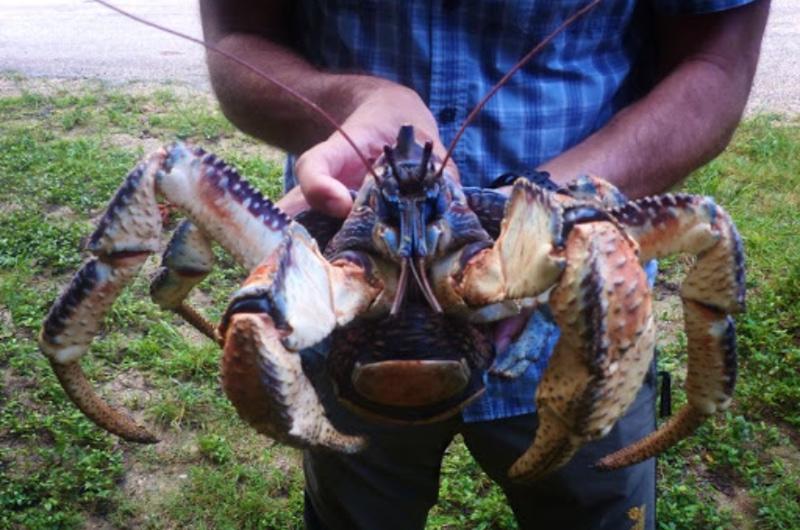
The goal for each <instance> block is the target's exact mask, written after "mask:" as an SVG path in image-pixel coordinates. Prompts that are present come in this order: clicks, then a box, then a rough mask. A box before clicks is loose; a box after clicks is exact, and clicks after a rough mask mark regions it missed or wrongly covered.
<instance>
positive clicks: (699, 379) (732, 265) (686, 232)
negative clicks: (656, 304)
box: [598, 195, 745, 469]
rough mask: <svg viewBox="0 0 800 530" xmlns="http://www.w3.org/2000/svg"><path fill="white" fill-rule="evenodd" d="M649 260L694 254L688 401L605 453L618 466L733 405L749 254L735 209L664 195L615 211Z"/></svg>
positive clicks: (684, 292)
mask: <svg viewBox="0 0 800 530" xmlns="http://www.w3.org/2000/svg"><path fill="white" fill-rule="evenodd" d="M612 214H613V215H614V216H615V217H616V218H617V219H618V221H619V222H620V224H622V225H623V227H624V228H625V229H626V231H627V233H628V234H629V235H630V236H631V237H633V238H634V239H635V240H636V241H638V243H639V245H640V246H641V259H642V260H648V259H651V258H657V257H662V256H666V255H669V254H673V253H676V252H686V253H690V254H693V255H696V256H697V260H696V262H695V264H694V266H693V267H692V268H691V269H690V270H689V272H688V274H687V276H686V279H685V280H684V282H683V284H682V286H681V297H682V298H683V314H684V320H685V323H686V335H687V339H688V370H687V374H686V394H687V399H688V403H687V404H686V405H685V406H684V407H683V408H682V409H681V410H680V411H679V412H678V413H677V414H676V415H675V416H674V417H673V418H672V419H671V420H670V421H668V422H667V423H666V424H664V425H663V426H661V427H660V428H659V429H658V430H657V431H656V432H654V433H653V434H651V435H650V436H648V437H646V438H644V439H643V440H640V441H639V442H637V443H635V444H633V445H632V446H630V447H627V448H624V449H622V450H620V451H618V452H616V453H613V454H611V455H609V456H607V457H605V458H603V459H602V460H601V461H600V462H599V463H598V467H599V468H601V469H616V468H619V467H623V466H627V465H630V464H634V463H636V462H640V461H642V460H645V459H647V458H650V457H652V456H654V455H656V454H658V453H659V452H661V451H663V450H665V449H667V448H668V447H670V446H672V445H674V444H675V443H677V442H678V441H680V440H681V439H683V438H685V437H686V436H688V435H689V434H691V433H692V432H693V431H694V430H695V429H696V428H697V427H698V426H699V425H700V424H701V423H702V422H703V421H704V420H705V419H706V418H707V417H708V416H710V415H712V414H714V413H716V412H718V411H722V410H725V409H727V408H728V406H729V405H730V402H731V396H732V395H733V389H734V386H735V383H736V335H735V328H734V323H733V319H732V318H731V317H730V315H731V314H736V313H739V312H741V311H743V310H744V304H745V301H744V298H745V285H744V255H743V251H742V243H741V239H740V237H739V234H738V233H737V232H736V228H735V227H734V225H733V222H732V221H731V219H730V217H729V216H728V215H727V214H726V213H725V212H724V211H723V210H722V209H721V208H720V207H718V206H717V205H716V204H714V202H713V201H712V200H711V199H710V198H707V197H696V196H691V195H665V196H662V197H653V198H646V199H641V200H638V201H632V202H630V203H628V204H627V205H625V206H622V207H620V208H618V209H616V210H613V211H612Z"/></svg>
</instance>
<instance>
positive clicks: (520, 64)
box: [437, 0, 602, 176]
mask: <svg viewBox="0 0 800 530" xmlns="http://www.w3.org/2000/svg"><path fill="white" fill-rule="evenodd" d="M601 1H602V0H592V1H591V2H589V3H588V4H586V5H585V6H583V7H582V8H580V9H579V10H578V11H576V12H575V13H573V14H572V15H571V16H570V17H569V18H568V19H567V20H565V21H564V22H563V23H562V24H561V25H560V26H558V27H557V28H556V29H555V30H553V32H552V33H550V34H549V35H548V36H547V37H545V38H544V39H542V41H541V42H539V44H537V45H536V46H534V47H533V49H532V50H531V51H529V52H528V53H527V54H525V57H523V58H522V59H520V60H519V62H517V64H515V65H514V66H513V67H512V68H511V70H509V71H508V72H507V73H506V75H504V76H503V77H502V78H501V79H500V81H498V82H497V83H496V84H495V85H494V86H493V87H492V88H491V89H490V90H489V92H487V93H486V95H485V96H483V98H481V100H480V101H479V102H478V104H477V105H475V108H473V109H472V111H471V112H470V113H469V115H468V116H467V119H465V120H464V124H463V125H461V128H460V129H459V130H458V132H457V133H456V135H455V136H454V137H453V141H452V142H450V146H449V147H448V148H447V153H446V154H445V155H444V159H443V160H442V164H441V166H439V171H438V173H437V176H438V175H441V174H442V172H443V171H444V167H445V165H447V161H448V160H450V158H451V156H452V154H453V151H454V150H455V148H456V145H457V144H458V141H459V140H460V139H461V136H462V135H463V134H464V131H466V130H467V126H469V124H470V123H472V120H474V119H475V116H477V115H478V113H479V112H480V111H481V110H482V109H483V107H484V106H485V105H486V103H487V102H488V101H489V100H490V99H492V97H493V96H494V95H495V94H496V93H497V91H498V90H500V89H501V88H503V85H505V84H506V82H508V80H509V79H510V78H511V76H512V75H514V74H516V73H517V71H519V69H520V68H522V67H523V66H525V65H526V64H527V63H528V61H530V60H531V59H532V58H533V56H534V55H536V54H537V53H539V52H540V51H541V50H542V48H544V47H545V46H547V45H548V44H550V41H552V40H553V39H554V38H555V37H556V36H557V35H558V34H559V33H561V32H562V31H564V30H565V29H567V28H568V27H569V26H571V25H572V23H573V22H575V21H576V20H577V19H579V18H580V17H582V16H583V15H585V14H586V13H587V12H589V11H590V10H591V9H593V8H594V7H595V6H596V5H597V4H599V3H600V2H601Z"/></svg>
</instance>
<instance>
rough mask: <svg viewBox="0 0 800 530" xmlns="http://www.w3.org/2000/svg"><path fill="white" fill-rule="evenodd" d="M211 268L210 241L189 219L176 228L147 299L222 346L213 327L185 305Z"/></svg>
mask: <svg viewBox="0 0 800 530" xmlns="http://www.w3.org/2000/svg"><path fill="white" fill-rule="evenodd" d="M213 266H214V252H213V250H212V249H211V241H209V240H208V238H207V237H206V236H205V234H203V232H202V231H201V230H200V229H199V228H197V226H196V225H195V224H193V223H192V222H191V221H189V220H184V221H182V222H181V224H180V225H178V228H177V229H176V230H175V233H174V234H173V236H172V239H170V242H169V244H168V245H167V249H166V250H165V251H164V255H163V256H162V258H161V268H160V269H159V270H158V272H157V273H156V275H155V277H154V278H153V281H152V282H151V283H150V297H151V298H152V299H153V301H154V302H156V303H157V304H158V305H159V306H160V307H161V308H162V309H169V310H171V311H174V312H175V313H177V314H178V315H180V316H181V317H183V318H184V320H186V321H187V322H188V323H189V324H191V325H192V326H194V327H195V328H196V329H197V330H198V331H200V333H202V334H203V335H205V336H206V337H208V338H209V339H211V340H213V341H215V342H218V343H219V344H220V345H222V339H221V337H219V335H218V334H217V332H216V330H215V328H214V325H213V324H211V322H209V321H208V320H207V319H206V318H205V317H204V316H202V315H201V314H200V313H199V312H198V311H197V310H196V309H194V308H193V307H192V306H190V305H189V304H188V302H186V297H187V296H188V295H189V292H190V291H191V290H192V289H193V288H194V287H195V286H196V285H197V284H199V283H200V282H202V281H203V279H205V277H206V276H208V274H209V273H210V272H211V270H212V268H213Z"/></svg>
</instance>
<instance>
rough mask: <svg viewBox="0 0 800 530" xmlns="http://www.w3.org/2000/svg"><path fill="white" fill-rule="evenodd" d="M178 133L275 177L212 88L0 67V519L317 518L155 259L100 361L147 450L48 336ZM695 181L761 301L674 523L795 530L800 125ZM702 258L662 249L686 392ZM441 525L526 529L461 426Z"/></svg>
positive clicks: (92, 522) (799, 502)
mask: <svg viewBox="0 0 800 530" xmlns="http://www.w3.org/2000/svg"><path fill="white" fill-rule="evenodd" d="M175 138H183V139H188V140H192V141H196V142H200V143H202V144H203V145H205V146H207V147H208V148H209V149H211V150H213V151H215V152H217V153H219V154H220V155H222V156H223V157H225V158H226V159H228V160H229V161H231V162H233V163H235V164H236V165H237V166H238V167H240V168H241V169H242V172H243V173H244V174H246V175H248V176H249V177H250V178H251V179H252V180H253V181H255V182H256V183H257V185H258V186H259V187H260V188H262V189H263V190H264V191H266V192H267V193H268V194H271V195H273V196H274V195H275V194H276V193H278V192H279V190H280V184H279V175H280V159H279V155H278V154H276V153H275V152H273V151H270V150H268V149H266V148H264V147H263V146H259V145H258V144H256V143H254V142H252V141H251V140H249V139H247V138H245V137H244V136H242V135H240V134H238V133H237V132H236V131H235V130H234V129H233V128H232V127H231V125H230V124H228V123H227V122H226V121H225V120H224V118H223V117H222V116H221V115H220V114H219V113H218V112H217V111H215V110H214V105H213V102H212V101H211V100H210V99H209V98H208V97H207V96H204V95H199V94H193V93H187V92H186V91H184V90H182V89H180V88H176V87H155V88H153V87H137V86H130V87H125V88H109V87H105V86H103V85H99V84H91V83H72V84H70V83H67V84H65V83H58V84H50V83H43V82H39V81H34V80H25V79H20V78H15V77H11V76H5V77H0V190H2V193H0V341H2V347H0V528H186V527H192V528H300V527H302V476H301V473H300V471H299V456H298V454H297V453H296V452H294V451H292V450H290V449H286V448H283V447H281V446H278V445H275V444H272V443H270V442H269V441H267V440H265V439H264V438H262V437H259V436H257V435H255V434H254V433H252V432H251V431H250V430H249V429H248V428H246V427H245V426H244V425H243V424H242V423H241V422H240V421H239V420H238V419H237V417H236V415H235V413H234V411H233V409H232V407H231V406H230V405H229V404H228V402H227V400H226V399H225V398H224V395H223V394H222V391H221V389H220V385H219V374H218V358H219V352H218V350H217V348H216V346H214V345H212V344H210V343H209V342H208V341H206V340H204V339H203V338H202V337H200V336H199V335H198V334H197V333H196V332H194V331H193V330H192V329H191V328H189V327H188V326H187V325H185V324H183V323H181V322H180V321H179V319H177V318H176V317H175V316H173V315H172V314H168V313H165V312H162V311H160V310H158V309H157V308H155V306H153V304H151V303H150V302H149V299H148V295H147V286H148V282H147V279H146V274H145V275H142V277H141V278H140V279H138V280H137V281H136V282H135V283H134V285H133V286H132V287H131V288H129V289H128V290H126V292H125V293H124V294H123V296H122V297H121V299H120V300H119V301H118V303H117V304H116V305H115V306H114V309H113V310H112V313H111V315H110V317H109V319H108V321H107V325H106V327H105V331H104V333H103V336H102V337H101V339H100V340H98V341H96V342H95V343H94V344H93V346H92V349H91V352H90V354H89V355H87V357H86V360H85V361H84V367H85V369H86V371H87V373H88V374H89V376H90V377H91V378H92V380H93V381H95V382H96V385H97V386H98V387H99V388H100V389H101V391H102V392H103V393H104V394H105V395H107V396H109V397H110V398H111V399H112V400H113V401H115V402H117V403H122V404H124V405H125V406H126V407H127V408H128V409H129V410H132V411H134V414H135V416H136V417H137V418H139V419H144V420H146V421H147V422H148V423H150V424H151V425H153V424H154V425H156V427H157V429H158V431H159V434H160V436H161V438H162V440H163V441H162V442H161V443H160V444H158V445H156V446H149V447H140V446H135V445H133V444H128V443H125V442H120V441H119V440H117V439H116V438H114V437H112V436H109V435H107V434H104V433H103V432H101V431H100V430H98V429H97V428H96V427H94V426H93V425H92V424H91V423H90V422H89V421H88V420H86V419H85V418H84V417H83V416H82V415H81V413H80V412H78V411H77V410H76V409H75V408H74V407H73V406H72V405H71V404H70V403H69V402H67V401H66V399H65V397H64V395H63V392H62V390H61V389H60V387H59V386H58V383H57V382H56V380H55V378H54V377H53V376H52V374H51V371H50V369H49V367H48V365H47V362H46V361H45V359H44V358H43V357H42V356H41V355H40V354H39V352H38V349H37V346H36V342H35V338H36V334H37V332H38V327H39V325H40V322H41V320H42V318H43V315H44V314H45V312H46V311H47V308H48V307H49V305H50V303H51V302H52V300H53V299H54V297H55V296H56V294H57V293H58V291H59V290H60V289H61V288H62V286H63V285H65V283H66V282H67V281H68V279H69V277H70V274H71V273H72V272H73V271H74V270H75V269H76V268H77V267H78V266H79V264H80V263H81V261H82V260H83V259H84V257H85V255H84V254H83V253H82V252H81V251H80V248H81V244H82V242H83V241H84V240H85V238H86V236H87V235H88V234H89V233H90V232H91V230H92V227H93V224H94V222H96V220H97V218H98V216H99V215H100V214H101V213H102V210H103V207H104V205H105V203H106V202H107V200H108V199H109V197H110V196H111V195H112V194H113V192H114V190H115V189H116V187H117V186H118V185H119V183H120V182H121V179H122V177H123V176H124V175H125V174H126V173H127V171H128V170H129V169H130V168H131V167H132V166H133V165H134V164H135V162H136V160H137V159H138V158H139V157H141V156H142V155H144V154H145V153H146V152H148V151H150V150H152V149H154V148H155V147H156V146H158V145H160V144H162V143H165V142H168V141H171V140H173V139H175ZM685 189H686V190H688V191H690V192H693V193H703V194H708V195H712V196H714V197H715V198H716V199H717V201H718V202H719V203H720V204H722V205H724V206H725V208H726V209H728V211H730V212H731V213H732V215H733V217H734V218H735V220H736V222H737V223H738V226H739V228H740V230H741V232H742V234H743V236H744V239H745V245H746V250H747V256H748V287H749V296H750V297H749V306H748V311H747V313H746V314H745V315H744V316H743V317H742V318H740V319H739V331H740V344H741V370H740V373H741V377H740V380H739V386H738V389H737V398H736V402H735V405H734V407H733V408H732V410H730V411H729V412H728V413H726V414H725V415H724V417H721V418H719V419H716V420H714V421H713V422H710V423H709V424H708V425H706V426H704V427H702V428H701V430H700V432H699V435H697V436H695V437H693V438H691V439H689V440H687V441H685V442H683V443H681V444H680V445H679V446H678V447H677V448H675V449H674V450H672V451H670V452H669V453H668V454H667V455H666V456H664V457H663V458H661V459H660V463H659V502H658V520H659V527H660V528H662V529H682V528H703V529H706V528H732V527H737V528H764V529H790V528H798V525H800V523H798V521H800V434H799V433H800V412H798V411H800V408H799V407H798V405H797V404H798V402H800V259H798V257H800V238H798V234H800V216H799V215H798V214H797V212H798V211H799V210H798V209H800V192H799V191H798V190H800V121H798V120H797V119H788V118H780V117H776V116H760V117H757V118H754V119H751V120H749V121H747V122H746V123H745V124H743V125H742V126H741V127H740V129H739V131H738V132H737V134H736V137H735V139H734V142H733V144H732V145H731V147H730V148H729V149H728V150H727V151H726V153H725V154H724V155H722V156H721V157H720V158H718V159H717V160H715V161H714V162H712V163H711V164H709V165H708V166H706V167H705V168H703V169H702V170H700V171H699V172H697V173H696V174H695V175H694V176H693V177H692V178H691V179H690V180H689V181H688V182H687V184H686V186H685ZM219 258H220V267H218V269H217V271H216V272H214V273H213V275H212V277H211V278H210V279H209V280H208V281H207V282H206V283H205V284H204V285H203V287H202V289H200V291H199V292H198V293H196V294H194V295H193V301H194V302H195V303H196V304H198V305H202V306H203V307H204V310H205V311H206V312H207V314H208V315H209V316H211V317H212V318H218V317H219V315H220V312H221V311H222V310H223V308H224V305H225V302H226V300H227V297H228V295H229V294H230V292H231V291H232V289H233V288H234V285H235V284H236V282H237V281H238V280H240V279H241V277H242V274H243V271H241V270H239V269H237V268H236V267H235V265H234V264H233V263H232V261H231V260H230V259H229V258H227V257H225V256H224V255H221V254H220V256H219ZM154 263H155V261H153V262H152V263H151V264H149V265H148V266H149V268H150V270H152V269H153V268H154V267H155V265H154ZM687 263H688V262H687V260H685V259H683V258H676V259H673V260H670V261H668V262H667V263H665V271H664V274H663V275H662V279H661V280H660V281H659V285H658V288H657V298H658V302H659V305H658V308H659V310H658V311H659V317H662V319H663V320H664V325H663V326H662V328H663V330H664V333H665V336H664V339H663V340H662V349H663V353H662V355H661V358H660V365H661V368H662V369H666V370H669V371H671V372H672V373H673V375H674V376H675V378H676V380H677V382H678V384H676V385H675V390H674V393H675V397H676V400H677V401H678V402H680V401H681V400H682V399H683V397H682V394H681V390H680V387H681V385H680V382H681V379H682V377H683V375H684V365H685V354H684V351H685V337H684V335H683V334H682V332H681V331H680V324H679V322H678V320H679V318H680V316H679V315H680V312H679V310H678V311H676V310H675V308H676V304H675V301H676V297H675V292H676V289H677V285H678V282H679V278H680V275H681V271H682V270H683V268H684V267H685V266H686V264H687ZM428 526H429V528H432V529H434V528H435V529H450V528H452V529H455V528H514V522H513V517H512V516H511V513H510V511H509V510H508V508H507V507H506V506H505V502H504V497H503V494H502V492H500V491H499V490H498V489H497V488H496V487H494V486H493V485H492V484H491V482H490V481H489V480H488V479H487V478H486V476H485V475H483V474H482V473H481V472H480V470H479V469H478V468H477V467H476V465H475V464H474V462H473V461H472V459H471V457H470V456H469V453H468V452H467V451H466V449H465V448H464V446H463V444H462V443H460V442H458V441H457V442H455V443H454V444H453V445H452V446H451V447H450V448H449V450H448V454H447V457H446V459H445V462H444V470H443V478H442V485H441V492H440V502H439V504H438V506H437V507H436V508H435V509H434V511H433V512H432V513H431V516H430V519H429V525H428Z"/></svg>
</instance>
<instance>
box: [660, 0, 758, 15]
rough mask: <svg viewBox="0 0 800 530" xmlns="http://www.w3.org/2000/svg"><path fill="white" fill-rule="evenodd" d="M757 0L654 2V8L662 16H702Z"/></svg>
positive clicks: (673, 0)
mask: <svg viewBox="0 0 800 530" xmlns="http://www.w3.org/2000/svg"><path fill="white" fill-rule="evenodd" d="M754 1H755V0H653V6H654V8H655V10H656V12H657V13H659V14H661V15H702V14H704V13H716V12H717V11H725V10H726V9H733V8H735V7H741V6H743V5H747V4H750V3H752V2H754Z"/></svg>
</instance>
